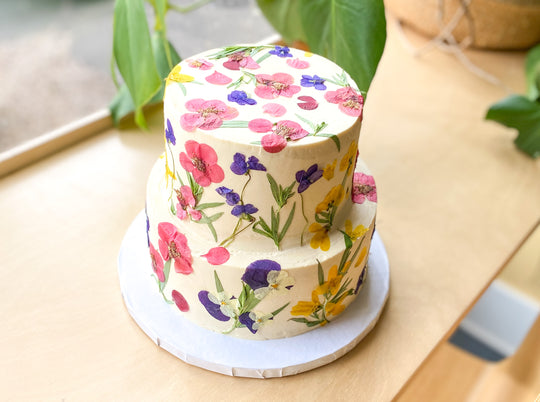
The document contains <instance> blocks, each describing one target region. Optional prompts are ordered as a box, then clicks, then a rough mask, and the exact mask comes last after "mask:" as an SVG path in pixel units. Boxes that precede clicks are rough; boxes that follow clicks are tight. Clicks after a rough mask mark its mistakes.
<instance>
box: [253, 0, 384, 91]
mask: <svg viewBox="0 0 540 402" xmlns="http://www.w3.org/2000/svg"><path fill="white" fill-rule="evenodd" d="M258 4H259V7H260V8H261V10H262V12H263V13H264V15H265V17H266V18H267V19H268V21H269V22H270V23H271V24H272V25H273V26H274V28H275V29H276V30H277V31H278V32H279V33H280V34H281V35H282V37H283V38H284V39H285V40H286V41H287V42H292V41H293V40H295V39H299V40H303V41H304V42H306V43H307V44H308V45H309V47H310V49H311V51H312V52H314V53H317V54H320V55H322V56H325V57H327V58H329V59H330V60H332V61H334V62H335V63H336V64H338V65H339V66H341V67H343V68H344V69H345V70H346V71H347V72H348V73H349V74H350V75H351V77H352V78H353V79H354V80H355V82H356V84H357V85H358V89H360V91H362V92H367V90H368V89H369V85H370V84H371V81H372V79H373V76H374V75H375V71H376V69H377V65H378V64H379V60H380V58H381V56H382V53H383V50H384V44H385V41H386V19H385V15H384V4H383V0H273V1H272V0H258Z"/></svg>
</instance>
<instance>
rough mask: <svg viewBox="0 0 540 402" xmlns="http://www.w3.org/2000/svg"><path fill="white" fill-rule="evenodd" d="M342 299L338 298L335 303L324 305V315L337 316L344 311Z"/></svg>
mask: <svg viewBox="0 0 540 402" xmlns="http://www.w3.org/2000/svg"><path fill="white" fill-rule="evenodd" d="M343 299H344V297H343V296H342V297H340V298H339V299H338V300H337V301H336V302H335V303H332V302H328V303H326V306H325V307H324V311H325V312H326V315H338V314H341V313H342V312H343V310H345V306H344V305H343V304H342V303H341V302H342V301H343Z"/></svg>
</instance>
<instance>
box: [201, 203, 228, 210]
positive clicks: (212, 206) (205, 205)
mask: <svg viewBox="0 0 540 402" xmlns="http://www.w3.org/2000/svg"><path fill="white" fill-rule="evenodd" d="M224 204H225V203H224V202H208V203H205V204H199V205H197V207H196V208H195V209H196V210H198V211H202V210H203V209H208V208H216V207H220V206H222V205H224Z"/></svg>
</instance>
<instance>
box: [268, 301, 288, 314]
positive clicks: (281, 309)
mask: <svg viewBox="0 0 540 402" xmlns="http://www.w3.org/2000/svg"><path fill="white" fill-rule="evenodd" d="M289 304H290V302H289V303H287V304H285V305H283V306H281V307H280V308H278V309H277V310H275V311H272V312H271V313H270V314H272V316H273V317H275V316H276V315H278V314H279V313H281V312H282V311H283V309H285V308H286V307H287V306H288V305H289Z"/></svg>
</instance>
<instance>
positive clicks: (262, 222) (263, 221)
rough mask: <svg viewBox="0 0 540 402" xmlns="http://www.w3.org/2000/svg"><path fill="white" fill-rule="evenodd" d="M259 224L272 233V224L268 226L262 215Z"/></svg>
mask: <svg viewBox="0 0 540 402" xmlns="http://www.w3.org/2000/svg"><path fill="white" fill-rule="evenodd" d="M257 224H259V225H260V226H261V227H262V228H263V230H264V231H266V232H267V233H270V234H271V233H272V230H270V226H268V224H267V223H266V221H265V220H264V219H263V218H262V217H260V216H259V222H257Z"/></svg>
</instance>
